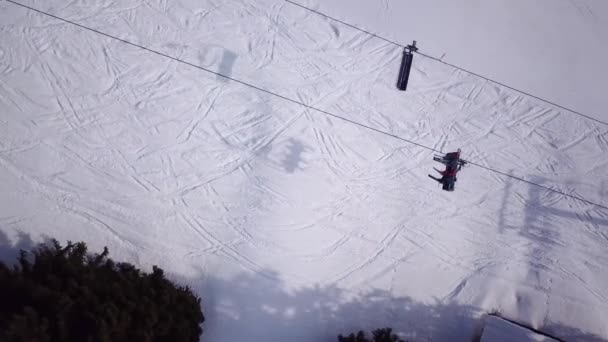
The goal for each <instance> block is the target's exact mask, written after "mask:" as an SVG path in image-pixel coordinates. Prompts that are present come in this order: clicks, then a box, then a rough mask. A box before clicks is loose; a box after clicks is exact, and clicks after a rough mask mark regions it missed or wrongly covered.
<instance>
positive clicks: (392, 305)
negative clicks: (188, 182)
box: [193, 272, 603, 342]
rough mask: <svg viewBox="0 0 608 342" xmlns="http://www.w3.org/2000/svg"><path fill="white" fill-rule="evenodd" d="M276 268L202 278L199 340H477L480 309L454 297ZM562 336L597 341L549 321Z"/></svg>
mask: <svg viewBox="0 0 608 342" xmlns="http://www.w3.org/2000/svg"><path fill="white" fill-rule="evenodd" d="M283 285H284V284H283V282H282V281H281V280H280V279H279V277H278V276H277V275H276V274H272V273H271V272H265V275H264V276H262V275H260V274H246V273H243V274H240V275H238V276H236V277H234V278H232V279H218V278H212V277H211V278H210V277H207V278H204V279H202V280H200V283H199V285H197V286H194V287H193V290H194V291H195V292H197V293H198V294H199V295H200V296H201V297H202V306H203V311H204V313H205V317H206V321H205V323H204V325H203V328H204V331H205V332H204V333H203V338H202V339H201V341H214V342H228V341H246V340H247V341H267V342H274V341H302V342H304V341H306V342H336V341H337V335H338V334H345V335H347V334H350V333H352V332H357V331H359V330H365V331H371V330H374V329H377V328H383V327H392V328H393V329H394V331H395V332H397V333H399V334H400V335H401V336H402V337H403V338H405V339H407V340H409V341H450V342H452V341H478V340H479V337H480V336H479V335H480V333H481V328H482V326H483V320H484V319H485V314H486V313H484V312H480V311H479V310H478V309H477V308H474V307H472V306H468V305H461V304H458V303H442V302H439V301H437V302H435V303H421V302H418V301H415V300H413V299H412V298H409V297H403V296H401V297H400V296H393V295H392V294H391V293H390V292H388V291H385V290H379V289H375V290H372V291H369V292H367V293H365V294H362V295H357V296H353V295H352V293H349V292H347V291H345V290H343V289H340V288H338V287H335V286H315V287H303V288H299V289H293V290H286V289H285V288H284V286H283ZM550 328H551V330H552V331H560V332H561V333H562V334H565V335H567V336H564V337H565V338H566V337H571V338H566V339H567V340H577V341H579V340H581V341H583V340H584V341H603V340H602V339H601V338H600V337H598V336H594V335H590V334H585V333H583V332H581V331H580V330H578V329H576V328H570V327H563V326H555V325H553V326H551V327H550Z"/></svg>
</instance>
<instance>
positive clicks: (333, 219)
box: [0, 0, 608, 341]
mask: <svg viewBox="0 0 608 342" xmlns="http://www.w3.org/2000/svg"><path fill="white" fill-rule="evenodd" d="M23 3H24V4H27V5H31V6H33V7H35V8H39V9H41V10H44V11H48V12H50V13H53V14H55V15H58V16H61V17H64V18H67V19H69V20H72V21H75V22H77V23H79V24H82V25H86V26H89V27H91V28H94V29H97V30H100V31H102V32H105V33H108V34H111V35H115V36H117V37H120V38H121V39H126V40H129V41H131V42H134V43H137V44H141V45H143V46H145V47H148V48H150V49H155V50H157V51H160V52H162V53H165V54H168V55H171V56H175V57H176V58H180V59H182V60H184V61H187V62H189V63H193V64H196V65H200V66H202V67H205V68H209V69H211V70H217V71H218V72H221V73H224V74H226V75H228V76H230V77H235V78H237V79H240V80H243V81H246V82H250V83H252V84H255V85H258V86H260V87H262V88H264V89H268V90H270V91H275V92H277V93H279V94H282V95H284V96H287V97H290V98H293V99H296V100H297V101H301V102H303V103H306V104H309V105H311V106H314V107H317V108H321V109H323V110H327V111H329V112H332V113H335V114H337V115H340V116H343V117H346V118H348V119H350V120H354V121H357V122H360V123H362V124H365V125H368V126H370V127H374V128H377V129H380V130H383V131H386V132H389V133H391V134H395V135H398V136H401V137H403V138H405V139H410V140H412V141H415V142H417V143H420V144H424V145H426V146H430V147H433V148H436V149H440V150H443V151H448V150H452V149H456V148H458V147H460V148H462V149H463V151H464V153H465V158H466V159H469V160H472V161H475V162H478V163H481V164H483V165H487V166H490V167H492V168H495V169H497V170H501V171H504V172H510V173H512V174H514V175H516V176H520V177H524V178H525V179H529V180H532V181H536V182H538V183H540V184H543V185H546V186H549V187H555V188H556V189H559V190H560V191H563V192H566V193H570V194H573V195H576V196H581V197H584V198H586V199H588V200H590V201H594V202H597V203H600V204H603V205H608V203H606V201H605V198H606V194H607V191H608V190H606V189H607V186H606V185H607V184H608V176H607V175H606V174H605V172H603V170H605V168H606V162H605V155H606V152H607V151H608V128H607V127H605V126H601V125H598V124H596V123H595V122H593V121H589V120H586V119H584V118H580V117H576V116H572V115H567V114H566V113H563V112H562V111H561V110H560V109H559V108H553V107H552V106H549V105H547V104H545V103H541V102H538V101H536V100H534V99H531V98H528V97H526V96H522V95H521V94H518V93H515V92H513V91H510V90H508V89H504V88H502V87H499V86H496V85H493V84H489V83H487V82H486V81H483V80H480V79H478V78H475V77H473V76H470V75H467V74H465V73H463V72H461V71H457V70H453V69H451V68H449V67H447V66H445V65H443V64H439V63H436V62H433V61H431V60H428V59H424V58H416V60H415V62H414V65H415V68H414V69H413V72H412V76H411V80H410V82H411V84H412V86H411V89H410V90H408V92H406V93H401V92H398V91H396V90H395V89H394V82H395V78H396V72H397V67H398V63H399V60H400V56H401V51H399V49H397V48H395V47H393V46H391V45H388V44H387V43H386V42H383V41H380V40H377V39H374V38H372V37H369V36H367V35H365V34H362V33H361V32H358V31H355V30H353V29H351V28H348V27H344V26H340V25H338V24H336V23H333V22H329V21H327V20H325V19H323V18H321V17H318V16H315V15H311V14H310V13H308V12H306V11H304V10H302V9H300V8H297V7H295V6H287V5H286V4H285V2H283V1H266V0H265V1H257V2H253V1H247V0H229V1H224V2H219V1H203V2H200V1H193V0H189V1H186V0H184V1H179V2H168V1H161V0H154V1H141V0H129V1H122V2H120V3H117V2H115V1H110V0H103V1H98V2H97V3H96V5H95V6H89V5H86V4H84V3H82V2H79V1H72V2H70V3H69V4H65V3H61V2H60V1H57V0H48V1H26V0H23ZM381 5H382V6H383V10H384V11H389V10H390V5H391V4H390V1H382V4H381ZM575 6H576V7H577V9H578V10H579V11H580V12H581V15H593V13H592V12H588V11H587V10H586V9H585V8H586V7H585V6H584V5H581V6H577V5H575ZM0 23H2V24H0V32H2V34H1V35H0V112H1V113H2V114H1V116H0V120H1V125H0V130H1V131H0V170H2V171H1V172H0V177H2V179H1V181H2V182H3V183H4V185H2V191H3V192H2V194H3V196H2V201H3V203H5V204H6V205H4V206H1V208H2V209H0V223H1V224H2V226H0V228H1V229H2V231H3V232H6V233H10V234H16V232H19V231H22V232H27V233H28V234H32V236H33V237H36V238H38V237H39V236H42V235H45V236H46V235H50V236H55V237H57V238H58V239H60V240H68V239H69V240H77V239H83V240H85V241H87V242H89V243H90V245H91V248H92V249H99V248H101V247H102V246H104V245H109V246H110V247H111V248H110V249H111V250H112V253H113V255H115V256H116V257H117V258H121V259H122V260H125V261H130V262H134V263H137V264H138V265H141V266H142V267H149V266H150V265H152V264H158V265H159V266H161V267H163V268H166V269H169V270H175V271H174V272H175V273H176V274H177V275H180V276H185V277H199V276H201V274H200V272H203V270H205V269H214V270H217V272H219V273H220V274H221V275H222V276H223V277H226V278H229V277H230V276H231V275H235V274H238V273H239V272H246V273H252V274H255V275H259V276H262V277H263V278H265V279H267V280H269V281H281V282H283V283H284V284H286V286H287V287H298V286H300V287H301V286H304V287H306V286H308V287H314V286H319V285H320V286H330V287H331V286H335V287H338V288H341V289H344V290H345V291H347V292H348V293H351V294H353V295H354V296H356V295H358V294H361V293H365V292H366V291H370V290H373V289H378V288H379V289H383V290H387V291H389V292H390V293H391V294H393V295H396V296H407V297H408V298H412V299H413V300H416V301H420V302H432V301H435V300H437V298H441V300H440V302H442V303H463V304H466V305H471V306H473V307H476V308H478V309H479V310H480V311H486V312H487V311H492V310H498V311H501V312H502V313H503V314H505V315H507V316H509V317H512V318H515V319H518V318H519V319H522V320H525V321H530V322H532V323H533V324H535V325H536V326H537V327H538V328H542V327H543V326H550V325H551V323H554V322H555V323H567V325H569V326H574V327H577V328H578V329H581V330H582V331H588V332H591V333H594V334H597V335H598V336H601V337H603V338H608V331H606V330H605V328H599V326H600V325H599V323H600V321H599V320H600V319H601V317H602V315H603V316H604V317H605V315H607V314H608V290H607V289H606V287H605V285H606V284H608V273H607V272H606V270H605V267H604V265H606V264H607V263H608V257H606V254H605V252H604V251H605V249H606V248H607V247H608V212H606V211H605V210H602V209H601V208H596V207H592V206H590V205H588V204H585V203H581V202H579V201H576V200H574V199H571V198H567V197H564V196H561V195H558V194H555V193H550V192H547V191H545V190H543V189H540V188H534V187H530V186H529V185H527V184H525V183H521V182H517V181H516V180H513V179H509V178H505V177H503V176H500V175H496V174H493V173H490V172H488V171H486V170H483V169H480V168H475V167H473V166H471V167H467V168H465V169H464V170H463V172H462V176H459V182H458V184H457V191H456V193H445V192H442V191H440V189H439V187H438V186H437V184H434V183H433V182H431V181H429V180H428V178H427V177H426V174H427V173H429V172H430V171H431V170H432V167H433V166H436V165H433V162H432V158H431V156H432V154H431V153H429V152H428V151H425V150H422V149H420V148H419V147H416V146H413V145H408V144H406V143H404V142H402V141H399V140H395V139H393V138H390V137H387V136H383V135H380V134H379V133H377V132H373V131H370V130H365V129H363V128H361V127H358V126H353V125H352V124H350V123H346V122H343V121H341V120H338V119H335V118H331V117H328V116H326V115H325V114H322V113H319V112H316V111H312V110H310V109H306V108H301V107H300V106H298V105H296V104H294V103H289V102H287V101H284V100H282V99H280V98H276V97H272V96H270V95H269V94H266V93H262V92H259V91H256V90H253V89H250V88H247V87H245V86H243V85H239V84H236V83H233V82H230V81H226V80H224V79H221V78H218V77H216V76H214V75H212V74H208V73H205V72H203V71H201V70H197V69H195V68H192V67H189V66H187V65H183V64H180V63H178V62H176V61H172V60H167V59H164V58H162V57H160V56H158V55H154V54H151V53H149V52H146V51H142V50H140V49H137V48H135V47H133V46H128V45H125V44H123V43H120V42H117V41H114V40H111V39H109V38H107V37H103V36H100V35H98V34H95V33H93V32H89V31H86V30H83V29H81V28H78V27H74V26H71V25H68V24H66V23H62V22H59V21H57V20H55V19H52V18H48V17H44V16H42V15H40V14H38V13H35V12H32V11H28V10H26V9H24V8H21V7H18V6H15V5H13V4H10V3H7V2H2V3H0ZM598 187H599V188H598ZM177 264H179V265H181V266H180V267H179V268H176V267H173V266H174V265H177ZM180 270H181V271H180ZM412 278H414V279H412ZM195 282H196V280H195ZM203 283H204V282H203ZM572 289H577V290H576V291H572ZM201 291H202V290H201ZM200 294H201V296H203V300H205V295H206V294H205V293H204V292H201V293H200ZM589 307H593V308H594V310H595V311H594V312H597V313H598V317H592V318H589V317H588V316H585V315H583V314H582V313H584V312H586V310H587V309H588V308H589ZM211 312H212V313H211V314H210V315H211V320H210V321H212V322H222V319H224V318H222V317H223V316H214V315H215V314H216V311H213V310H212V311H211ZM578 314H581V315H580V317H587V318H588V319H587V320H582V319H579V320H577V319H576V317H577V315H578ZM378 315H380V316H382V315H383V313H378ZM382 317H384V316H382ZM386 317H387V319H390V318H389V316H386ZM409 319H410V320H411V321H412V322H414V323H416V318H415V317H414V318H411V317H410V318H409ZM424 323H425V322H422V321H420V322H418V324H424ZM328 324H330V323H328ZM395 324H398V323H395ZM303 327H306V325H303ZM326 328H327V329H328V331H331V334H334V333H336V334H337V333H339V332H340V331H338V330H336V331H333V330H332V329H338V327H332V326H328V327H326ZM303 329H304V328H303ZM404 329H407V327H404ZM602 329H604V330H602ZM211 331H212V332H211V334H212V336H214V338H215V339H214V340H216V341H228V340H230V339H229V336H230V335H226V336H223V335H222V333H221V332H218V331H215V330H214V328H213V327H211ZM555 333H556V334H559V333H560V331H556V332H555ZM246 336H247V330H246V329H244V330H243V331H242V335H241V338H245V337H246ZM302 336H305V335H302ZM332 336H333V335H332ZM230 338H234V336H232V337H230ZM430 338H433V336H431V337H430ZM564 338H566V339H567V338H568V336H564ZM302 340H303V341H304V340H306V339H305V338H304V337H302Z"/></svg>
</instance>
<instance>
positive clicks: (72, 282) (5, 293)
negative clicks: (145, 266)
mask: <svg viewBox="0 0 608 342" xmlns="http://www.w3.org/2000/svg"><path fill="white" fill-rule="evenodd" d="M108 254H109V252H108V249H107V248H104V251H103V252H102V253H101V254H97V255H89V254H87V246H86V245H85V244H84V243H83V242H79V243H70V242H68V244H67V246H65V247H62V246H61V245H60V244H59V242H57V241H56V240H53V242H52V244H51V245H39V246H38V248H37V249H35V250H34V251H33V252H32V253H31V254H30V253H27V252H25V251H21V255H20V257H19V259H18V261H19V262H18V264H17V265H16V266H15V267H13V268H12V269H11V268H9V267H7V266H6V265H4V264H2V263H0V303H2V305H0V341H7V342H9V341H10V342H12V341H14V342H26V341H27V342H54V341H79V342H80V341H87V342H88V341H90V342H96V341H100V342H102V341H103V342H105V341H107V342H110V341H143V342H153V341H192V342H196V341H199V337H200V335H201V334H202V328H201V327H200V324H201V323H203V321H204V319H205V318H204V316H203V313H202V311H201V306H200V298H198V297H196V296H195V295H194V294H193V293H192V291H191V290H190V289H189V288H188V287H182V286H178V285H175V284H173V283H172V282H170V281H169V280H167V279H166V278H165V276H164V273H163V270H161V269H160V268H158V267H153V271H152V273H151V274H146V273H144V272H141V271H140V270H139V269H137V268H136V267H135V266H133V265H131V264H128V263H116V262H114V261H112V260H111V259H109V258H108Z"/></svg>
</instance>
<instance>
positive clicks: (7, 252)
mask: <svg viewBox="0 0 608 342" xmlns="http://www.w3.org/2000/svg"><path fill="white" fill-rule="evenodd" d="M35 246H36V243H35V242H34V241H33V240H32V238H31V237H30V236H29V235H28V234H26V233H24V232H19V233H17V238H16V240H15V241H11V239H9V237H8V235H7V234H6V233H5V232H3V231H2V230H0V262H2V263H4V264H5V265H9V266H11V265H14V264H16V262H17V258H18V257H19V254H20V251H21V250H25V251H29V250H31V249H32V248H34V247H35Z"/></svg>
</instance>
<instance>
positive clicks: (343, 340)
mask: <svg viewBox="0 0 608 342" xmlns="http://www.w3.org/2000/svg"><path fill="white" fill-rule="evenodd" d="M372 335H373V338H372V339H371V340H370V339H369V338H367V336H366V335H365V332H363V331H359V332H358V333H357V334H356V335H355V334H354V333H353V334H350V335H348V336H342V335H338V342H405V341H403V340H402V339H400V338H399V336H397V335H395V334H393V329H391V328H383V329H376V330H374V331H373V332H372Z"/></svg>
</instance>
